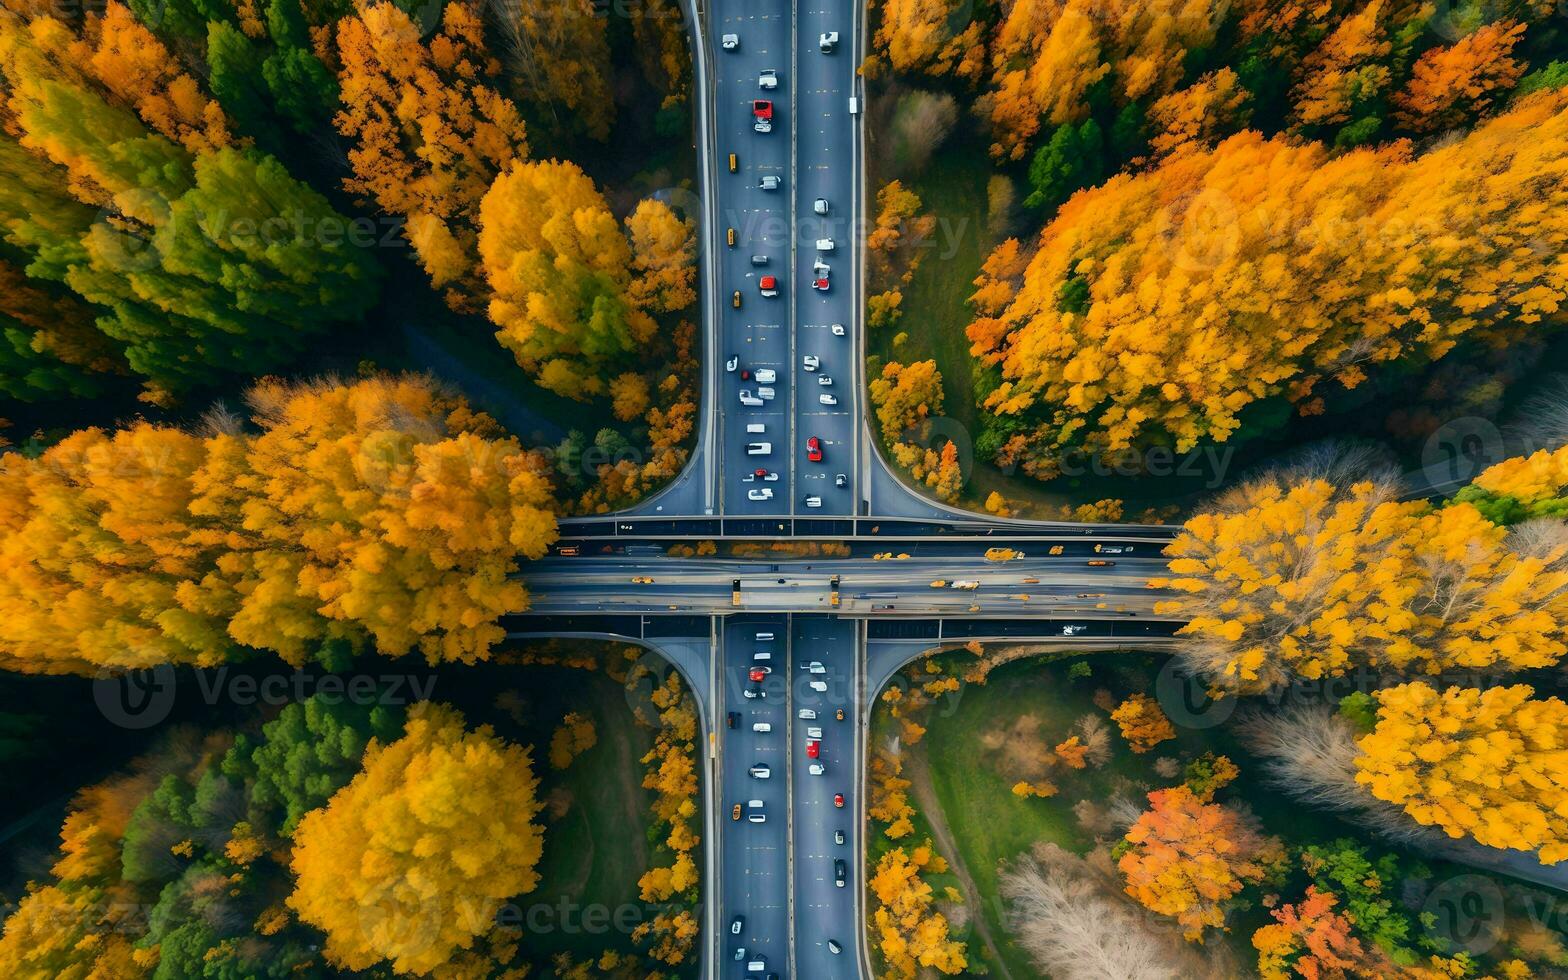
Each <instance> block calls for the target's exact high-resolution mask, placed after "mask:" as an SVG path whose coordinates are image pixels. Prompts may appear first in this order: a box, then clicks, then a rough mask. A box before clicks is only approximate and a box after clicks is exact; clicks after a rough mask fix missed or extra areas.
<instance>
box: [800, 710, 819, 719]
mask: <svg viewBox="0 0 1568 980" xmlns="http://www.w3.org/2000/svg"><path fill="white" fill-rule="evenodd" d="M795 717H797V718H799V719H800V720H801V721H816V720H817V713H816V712H815V711H813V710H811V709H810V708H801V709H800V710H799V711H797V712H796V713H795Z"/></svg>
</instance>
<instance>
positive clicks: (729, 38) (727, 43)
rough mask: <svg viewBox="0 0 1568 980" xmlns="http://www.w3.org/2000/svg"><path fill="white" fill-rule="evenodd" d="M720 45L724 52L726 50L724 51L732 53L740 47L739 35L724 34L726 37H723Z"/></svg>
mask: <svg viewBox="0 0 1568 980" xmlns="http://www.w3.org/2000/svg"><path fill="white" fill-rule="evenodd" d="M721 44H722V45H723V47H724V50H726V51H734V50H735V49H736V48H738V47H740V35H739V34H726V35H724V38H723V40H722V41H721Z"/></svg>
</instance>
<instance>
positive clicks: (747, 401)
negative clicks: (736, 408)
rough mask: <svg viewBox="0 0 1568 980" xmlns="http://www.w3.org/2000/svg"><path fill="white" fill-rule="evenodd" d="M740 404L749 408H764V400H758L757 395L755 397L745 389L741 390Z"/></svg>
mask: <svg viewBox="0 0 1568 980" xmlns="http://www.w3.org/2000/svg"><path fill="white" fill-rule="evenodd" d="M740 403H741V404H742V405H745V406H746V407H748V408H760V407H761V406H762V399H760V398H758V397H757V396H756V395H753V394H752V393H751V392H749V391H747V390H746V389H745V388H742V389H741V390H740Z"/></svg>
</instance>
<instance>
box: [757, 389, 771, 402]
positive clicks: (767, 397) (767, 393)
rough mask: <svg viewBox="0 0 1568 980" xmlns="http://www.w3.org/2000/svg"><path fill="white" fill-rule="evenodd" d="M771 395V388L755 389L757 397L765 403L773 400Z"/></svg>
mask: <svg viewBox="0 0 1568 980" xmlns="http://www.w3.org/2000/svg"><path fill="white" fill-rule="evenodd" d="M773 394H774V392H773V389H772V388H758V389H757V397H758V398H760V399H762V400H763V401H765V402H770V401H772V400H773Z"/></svg>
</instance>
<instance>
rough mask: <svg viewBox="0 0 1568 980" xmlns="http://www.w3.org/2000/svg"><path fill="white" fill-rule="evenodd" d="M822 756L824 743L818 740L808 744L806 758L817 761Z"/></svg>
mask: <svg viewBox="0 0 1568 980" xmlns="http://www.w3.org/2000/svg"><path fill="white" fill-rule="evenodd" d="M821 755H822V743H821V742H819V741H817V740H816V739H812V740H811V741H809V742H807V743H806V758H808V759H816V758H819V757H820V756H821Z"/></svg>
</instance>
